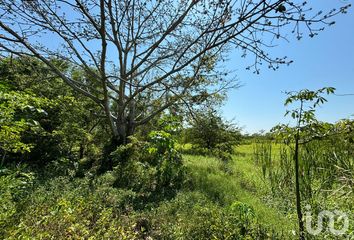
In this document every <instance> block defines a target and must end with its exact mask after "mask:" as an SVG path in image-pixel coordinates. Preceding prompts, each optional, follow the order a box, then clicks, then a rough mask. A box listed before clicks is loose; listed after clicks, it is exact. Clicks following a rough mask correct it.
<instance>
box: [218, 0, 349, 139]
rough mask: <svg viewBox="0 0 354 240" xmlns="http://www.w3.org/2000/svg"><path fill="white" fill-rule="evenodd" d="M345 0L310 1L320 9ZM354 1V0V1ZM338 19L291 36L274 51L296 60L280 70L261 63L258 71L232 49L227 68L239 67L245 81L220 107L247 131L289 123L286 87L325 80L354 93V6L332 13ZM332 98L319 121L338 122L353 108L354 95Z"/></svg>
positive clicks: (311, 85)
mask: <svg viewBox="0 0 354 240" xmlns="http://www.w3.org/2000/svg"><path fill="white" fill-rule="evenodd" d="M343 1H346V2H349V3H350V2H351V3H352V5H353V2H354V0H342V1H341V0H322V1H313V2H311V4H314V5H313V6H314V7H316V8H318V9H319V10H320V9H323V10H325V9H328V8H331V7H333V6H334V7H337V8H338V6H341V5H342V3H343ZM352 1H353V2H352ZM334 20H335V21H336V24H335V25H333V26H331V27H328V28H326V29H325V31H323V32H321V33H320V34H319V35H318V36H316V37H314V38H308V37H305V38H303V39H302V40H301V41H297V40H295V39H292V40H291V41H290V43H285V42H284V43H282V44H280V45H279V46H278V47H276V48H274V49H272V50H271V51H270V53H271V54H273V55H275V56H279V57H281V56H284V55H286V56H288V57H289V58H291V59H292V60H294V63H292V64H291V65H290V66H282V67H281V68H280V69H278V70H277V71H273V70H268V69H262V71H261V73H260V74H259V75H255V74H253V73H252V71H247V70H245V66H246V64H245V63H244V62H245V59H243V58H239V54H238V53H237V52H233V53H231V55H230V61H229V62H228V64H227V69H229V70H236V74H237V76H238V79H239V80H240V81H241V83H242V84H243V87H241V88H239V89H236V90H232V91H230V92H229V96H228V100H227V101H226V103H225V106H223V108H222V112H223V115H224V116H225V117H226V118H227V119H229V120H231V119H234V122H236V123H238V124H239V126H241V127H243V131H244V132H248V133H254V132H258V131H259V130H262V129H264V130H269V129H270V128H272V127H273V126H274V125H276V124H278V123H288V122H289V120H290V119H288V118H284V113H285V110H286V108H285V107H284V105H283V103H284V100H285V98H286V95H285V94H284V91H293V90H300V89H304V88H308V89H311V90H315V89H318V88H321V87H324V86H332V87H335V88H336V89H337V90H336V93H337V94H343V93H354V8H353V7H352V8H350V9H349V12H348V13H347V14H341V15H338V16H336V17H335V18H334ZM327 100H328V102H327V103H325V104H324V105H323V106H322V107H321V108H319V109H318V111H317V118H318V119H319V120H321V121H328V122H335V121H337V120H339V119H342V118H348V117H351V116H352V115H353V114H354V96H345V97H344V96H342V97H340V96H329V97H327Z"/></svg>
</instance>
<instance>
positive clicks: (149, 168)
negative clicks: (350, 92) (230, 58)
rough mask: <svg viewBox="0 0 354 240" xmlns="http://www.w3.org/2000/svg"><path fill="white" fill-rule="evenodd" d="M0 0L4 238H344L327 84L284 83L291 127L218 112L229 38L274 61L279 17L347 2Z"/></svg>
mask: <svg viewBox="0 0 354 240" xmlns="http://www.w3.org/2000/svg"><path fill="white" fill-rule="evenodd" d="M0 3H1V4H0V40H1V42H0V238H1V239H245V240H246V239H301V240H303V239H352V238H353V236H354V228H353V227H354V226H353V225H352V224H349V225H348V226H346V221H347V220H348V221H349V222H350V223H352V222H353V221H354V216H353V212H354V209H353V207H354V206H353V204H352V203H353V202H354V192H353V186H354V180H353V179H354V152H353V151H354V121H353V120H352V119H343V120H340V121H338V122H337V123H325V122H320V121H318V120H317V119H316V118H315V114H314V112H315V108H316V107H317V106H318V105H320V104H322V103H324V102H325V101H326V99H325V98H324V97H323V95H324V94H331V93H334V90H335V89H334V88H331V87H327V88H322V89H319V90H308V89H304V90H301V91H299V92H290V93H288V98H287V100H286V102H285V103H286V104H285V105H290V104H297V103H299V104H300V106H299V107H298V108H295V109H294V110H291V111H288V112H287V114H289V115H290V116H291V117H292V118H293V120H295V121H296V123H295V125H294V126H291V125H284V124H283V125H278V126H275V127H274V128H273V130H272V131H271V132H267V133H265V132H264V133H260V134H254V135H252V136H242V134H241V129H240V128H239V127H238V126H237V125H235V124H234V123H233V122H230V121H227V120H225V119H224V118H223V117H222V114H221V113H220V111H219V109H218V108H219V107H220V105H221V104H222V102H223V100H225V99H226V96H227V95H226V93H227V90H228V89H230V88H235V87H238V86H239V84H238V82H237V81H235V79H234V78H233V77H232V76H230V74H229V73H228V72H226V71H225V70H224V69H222V68H221V67H220V64H221V63H222V62H223V61H224V60H225V58H226V57H227V52H228V51H229V50H230V49H231V48H232V47H234V48H236V49H239V50H241V52H242V54H243V56H246V55H247V54H248V55H252V56H254V59H255V60H254V62H253V63H252V64H251V66H250V67H248V69H253V70H254V73H257V74H258V73H259V70H260V65H261V64H263V63H267V64H268V67H269V68H270V69H273V70H276V69H277V68H278V67H279V65H282V64H289V63H291V61H288V60H287V57H284V58H278V57H272V56H270V55H269V54H268V53H267V51H266V50H267V49H268V47H272V46H273V41H274V42H276V41H277V39H287V38H286V37H287V36H289V34H288V33H286V32H287V30H289V26H291V25H292V24H293V26H294V27H295V28H294V29H295V30H293V31H292V33H294V34H295V37H296V38H297V39H301V38H302V37H303V35H304V34H305V33H307V32H300V29H301V28H300V26H301V25H304V26H306V29H307V30H306V31H308V34H309V36H310V37H313V36H315V35H317V34H318V32H319V31H322V30H323V28H324V26H328V25H333V23H334V22H332V18H333V17H334V16H335V15H337V14H339V13H346V11H347V9H348V8H349V6H350V5H343V6H341V7H340V8H339V9H337V10H336V9H334V10H331V11H329V12H327V13H323V12H322V11H320V12H316V11H314V10H312V8H307V2H306V1H304V2H301V1H299V2H297V1H290V0H279V1H249V0H242V1H220V0H215V1H214V0H211V1H199V0H193V1H172V0H166V1H154V0H152V1H140V0H136V1H117V0H100V1H93V0H83V1H79V0H76V1H49V0H48V1H22V0H21V1H20V0H11V1H8V0H2V1H0ZM280 30H281V31H280ZM281 33H282V34H281ZM49 38H50V39H51V41H48V39H49ZM269 39H272V40H270V43H268V40H269ZM220 69H221V70H220ZM308 104H309V105H308ZM304 209H306V212H305V211H304ZM310 210H311V211H310ZM322 210H327V212H326V213H325V215H324V217H323V218H321V219H319V221H317V223H315V221H311V219H312V216H314V218H315V216H318V215H320V214H321V211H322ZM330 211H331V212H330ZM332 212H333V213H336V214H337V213H345V214H346V215H343V214H342V215H340V214H337V215H336V216H337V217H336V218H332V215H333V214H332ZM322 213H323V212H322ZM331 214H332V215H331ZM321 216H322V215H321ZM323 221H324V224H325V225H326V226H327V225H328V226H330V227H332V228H326V229H320V227H321V226H320V224H322V223H323ZM313 223H315V226H313ZM344 227H347V229H345V230H344V232H340V231H336V232H335V231H334V230H335V229H341V228H344ZM315 228H316V229H317V230H315V231H310V230H309V229H312V230H313V229H315ZM333 228H335V229H333ZM332 230H333V231H332Z"/></svg>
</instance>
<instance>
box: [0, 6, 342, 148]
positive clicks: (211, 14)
mask: <svg viewBox="0 0 354 240" xmlns="http://www.w3.org/2000/svg"><path fill="white" fill-rule="evenodd" d="M348 7H349V6H342V7H341V8H340V9H339V10H334V9H333V10H331V11H329V12H327V13H322V12H317V11H314V10H312V9H311V8H310V7H307V4H306V2H304V1H290V0H208V1H207V0H179V1H175V0H72V1H70V0H32V1H31V0H27V1H26V0H0V39H1V42H0V54H2V55H3V56H4V55H6V54H8V53H11V54H15V55H18V56H23V55H29V56H33V57H35V58H38V59H39V60H41V61H42V62H44V63H45V64H46V65H47V67H48V69H49V71H50V72H52V73H53V74H55V75H57V76H59V77H60V78H62V79H63V81H65V82H66V83H67V84H68V85H70V86H71V87H72V88H73V89H74V90H76V91H78V92H80V93H81V94H83V95H85V96H87V97H88V98H90V99H92V100H93V101H94V102H96V103H97V104H98V105H99V106H100V107H101V108H102V109H103V110H104V113H105V114H104V117H105V118H106V120H107V122H108V123H109V126H110V129H111V132H112V134H113V136H114V138H115V139H116V140H117V141H118V142H119V143H124V142H125V139H126V137H127V136H128V135H130V134H132V133H134V131H135V128H136V127H138V126H139V125H142V124H145V123H147V122H148V121H150V120H151V119H152V118H154V117H155V116H156V115H158V114H159V113H161V112H163V111H164V110H165V109H167V108H169V107H170V106H172V105H174V104H177V103H184V104H187V105H188V104H189V105H190V104H191V103H192V102H193V101H194V100H195V99H201V100H203V99H206V98H207V97H208V96H211V95H213V94H218V93H221V92H223V91H224V90H226V89H227V88H229V87H232V86H234V84H235V81H233V79H231V78H229V77H226V76H224V74H223V73H224V71H223V70H222V69H221V70H220V69H219V68H218V67H217V66H218V63H219V62H221V61H222V60H223V59H224V57H225V56H226V54H227V52H228V51H230V50H231V49H237V50H240V51H242V53H243V54H252V55H253V56H254V63H253V64H252V65H251V66H250V69H251V68H252V69H254V71H255V72H256V73H258V71H259V65H260V64H262V63H267V64H268V66H269V68H272V69H276V68H278V66H279V65H280V64H287V63H290V62H289V61H288V60H287V59H286V58H276V57H272V56H270V55H269V54H268V53H267V49H268V48H269V47H273V46H275V42H276V41H277V40H282V39H283V40H287V38H286V36H287V35H286V33H287V32H289V31H291V32H293V33H294V35H295V36H296V37H297V38H301V37H302V36H303V34H308V35H309V36H310V37H313V36H315V35H317V33H318V32H319V31H321V30H323V27H324V26H326V25H331V24H333V22H330V21H328V19H329V18H331V17H333V16H334V15H336V14H338V13H340V12H342V13H345V12H346V10H347V8H348ZM53 59H60V60H64V61H66V62H70V63H71V69H72V70H78V69H80V70H81V71H84V72H85V74H83V75H84V76H86V77H84V76H83V79H81V80H80V81H79V80H77V79H74V78H73V77H72V76H71V74H70V71H65V72H64V71H62V70H60V69H59V68H58V67H57V66H56V65H55V64H53V61H52V60H53ZM94 86H95V87H94ZM97 86H98V87H97Z"/></svg>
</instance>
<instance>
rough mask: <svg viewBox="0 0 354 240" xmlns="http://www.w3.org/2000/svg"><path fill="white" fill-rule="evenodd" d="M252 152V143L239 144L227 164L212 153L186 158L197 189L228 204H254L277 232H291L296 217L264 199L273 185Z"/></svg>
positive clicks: (265, 221) (262, 217) (266, 222)
mask: <svg viewBox="0 0 354 240" xmlns="http://www.w3.org/2000/svg"><path fill="white" fill-rule="evenodd" d="M252 152H253V148H252V145H241V146H239V147H238V148H237V149H236V154H235V155H234V156H233V160H232V161H231V162H230V163H228V165H227V166H224V165H223V163H221V162H220V161H219V160H217V159H215V158H212V157H205V156H190V155H185V156H184V159H185V163H186V166H187V168H188V169H189V171H190V172H191V175H192V178H193V182H195V186H194V187H195V190H198V191H201V192H204V193H205V194H206V195H207V196H209V197H210V198H211V199H213V200H214V201H216V202H219V203H220V204H223V205H225V206H227V205H230V204H231V203H232V202H235V201H240V202H243V203H246V204H248V205H250V206H252V207H253V208H254V210H255V212H256V214H257V217H258V219H259V221H260V222H261V223H262V224H265V225H269V226H272V227H273V228H274V230H275V231H277V232H284V233H291V231H292V230H293V229H296V225H295V221H294V218H293V217H291V218H289V217H286V216H284V215H283V214H282V213H280V212H279V211H278V210H277V209H275V208H272V207H270V206H267V205H266V203H265V201H263V200H262V199H264V198H265V197H266V196H267V193H268V191H269V187H268V186H267V184H266V183H265V182H264V181H263V179H262V176H261V170H260V168H258V167H257V166H256V165H255V163H254V161H253V160H252ZM225 167H226V168H227V169H228V170H226V171H225Z"/></svg>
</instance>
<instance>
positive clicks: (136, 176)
mask: <svg viewBox="0 0 354 240" xmlns="http://www.w3.org/2000/svg"><path fill="white" fill-rule="evenodd" d="M129 141H130V142H129V143H128V144H126V145H122V146H119V147H118V148H117V150H116V151H114V152H113V153H112V154H111V157H112V159H113V164H114V166H115V167H114V170H113V173H114V175H115V177H116V181H115V186H116V187H123V188H127V189H131V190H133V191H135V192H138V193H139V194H140V195H142V196H144V197H150V196H152V195H153V194H152V193H154V194H155V193H161V194H165V195H169V194H171V193H174V192H175V191H176V190H178V189H179V188H180V187H181V186H182V184H183V175H184V168H183V164H182V157H181V154H180V153H179V152H178V151H177V150H176V148H175V140H174V139H173V138H172V136H171V134H170V133H167V132H164V131H153V132H151V133H150V134H149V138H148V141H146V142H142V141H138V140H137V139H136V138H134V137H130V138H129Z"/></svg>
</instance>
